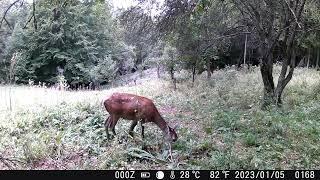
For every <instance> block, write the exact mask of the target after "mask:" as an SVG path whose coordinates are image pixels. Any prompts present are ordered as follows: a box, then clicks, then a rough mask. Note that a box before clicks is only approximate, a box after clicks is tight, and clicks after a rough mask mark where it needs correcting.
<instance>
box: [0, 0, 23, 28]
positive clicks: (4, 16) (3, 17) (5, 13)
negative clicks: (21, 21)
mask: <svg viewBox="0 0 320 180" xmlns="http://www.w3.org/2000/svg"><path fill="white" fill-rule="evenodd" d="M19 1H20V0H16V1H15V2H13V3H11V4H10V6H9V7H8V8H7V9H6V11H5V12H4V13H3V16H2V19H1V21H0V28H1V25H2V22H3V21H6V22H7V24H8V21H7V20H6V15H7V13H8V11H9V10H10V9H11V7H12V6H13V5H15V4H16V3H17V2H19ZM8 26H9V24H8ZM9 28H10V29H11V27H10V26H9Z"/></svg>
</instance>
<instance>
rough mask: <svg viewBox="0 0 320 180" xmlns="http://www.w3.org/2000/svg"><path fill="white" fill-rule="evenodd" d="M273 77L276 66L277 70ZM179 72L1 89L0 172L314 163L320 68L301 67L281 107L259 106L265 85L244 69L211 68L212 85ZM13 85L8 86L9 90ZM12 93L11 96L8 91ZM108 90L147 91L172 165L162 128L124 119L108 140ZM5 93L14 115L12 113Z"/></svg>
mask: <svg viewBox="0 0 320 180" xmlns="http://www.w3.org/2000/svg"><path fill="white" fill-rule="evenodd" d="M274 71H275V73H276V74H278V73H279V71H280V67H275V70H274ZM188 76H189V74H187V73H180V74H178V81H179V83H178V90H177V91H173V90H172V85H171V84H170V82H169V80H168V79H169V78H167V77H163V78H162V79H156V78H152V79H146V80H144V81H143V80H141V81H140V82H142V83H141V84H137V85H130V86H121V87H114V88H109V89H106V90H101V91H58V90H53V89H45V88H39V87H29V86H17V87H16V86H15V87H8V86H0V98H1V100H0V111H1V114H0V155H1V156H2V157H5V158H7V159H2V161H0V169H8V168H13V169H319V168H320V143H319V141H320V101H319V100H320V73H319V72H317V71H315V70H311V69H310V70H307V69H300V68H297V70H296V71H295V74H294V77H293V79H292V81H291V82H290V83H289V84H288V87H287V88H286V89H285V92H284V106H283V107H282V108H281V109H277V108H274V107H270V109H269V110H266V111H262V110H261V109H260V106H261V105H260V102H261V98H262V97H261V95H262V81H261V77H260V71H259V69H258V68H253V69H252V70H250V72H244V71H235V70H232V69H229V70H219V71H215V72H214V73H213V75H212V79H211V80H210V81H208V80H206V77H205V74H203V75H199V76H197V79H196V82H195V84H194V85H193V86H192V84H191V82H190V80H189V79H188ZM10 89H11V90H10ZM9 91H10V93H9ZM112 92H129V93H134V94H138V95H142V96H146V97H149V98H151V99H153V100H154V103H155V104H156V106H157V108H158V109H159V111H160V113H161V114H162V116H163V117H164V118H165V119H166V121H167V122H168V123H169V124H171V125H175V124H179V126H180V128H179V129H178V130H177V133H178V136H179V139H178V141H177V142H176V143H174V144H173V161H169V159H168V158H167V155H168V154H167V151H166V149H165V146H164V144H163V137H162V133H161V131H160V130H159V129H158V128H157V127H156V126H155V125H153V124H146V128H145V129H146V132H145V136H146V138H145V139H144V140H143V141H142V139H141V137H140V128H139V126H137V129H136V134H135V137H134V138H131V137H129V136H128V129H129V126H130V122H129V121H126V120H120V121H119V123H118V124H117V126H116V132H117V133H118V134H117V136H116V137H115V138H114V139H113V140H111V141H109V142H108V141H107V140H106V134H105V131H104V126H103V123H104V120H105V119H106V117H107V112H106V111H105V110H104V107H103V106H102V100H103V99H104V98H106V97H108V96H109V95H111V93H112ZM9 94H10V97H11V101H12V103H11V107H12V111H8V110H7V109H8V106H9V99H10V97H8V96H9Z"/></svg>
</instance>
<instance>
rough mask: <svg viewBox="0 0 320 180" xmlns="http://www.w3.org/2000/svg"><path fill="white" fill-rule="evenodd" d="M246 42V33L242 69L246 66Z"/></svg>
mask: <svg viewBox="0 0 320 180" xmlns="http://www.w3.org/2000/svg"><path fill="white" fill-rule="evenodd" d="M247 41H248V34H247V33H246V40H245V42H244V55H243V67H245V66H246V57H247Z"/></svg>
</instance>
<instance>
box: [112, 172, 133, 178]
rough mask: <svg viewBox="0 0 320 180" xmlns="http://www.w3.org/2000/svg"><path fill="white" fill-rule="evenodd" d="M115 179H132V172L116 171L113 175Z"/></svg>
mask: <svg viewBox="0 0 320 180" xmlns="http://www.w3.org/2000/svg"><path fill="white" fill-rule="evenodd" d="M114 177H115V178H116V179H134V178H135V177H134V171H116V172H115V173H114Z"/></svg>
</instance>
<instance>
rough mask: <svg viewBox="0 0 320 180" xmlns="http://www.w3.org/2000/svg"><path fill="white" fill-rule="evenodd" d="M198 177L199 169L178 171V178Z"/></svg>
mask: <svg viewBox="0 0 320 180" xmlns="http://www.w3.org/2000/svg"><path fill="white" fill-rule="evenodd" d="M190 177H191V178H193V177H194V178H196V179H199V178H200V171H180V179H189V178H190Z"/></svg>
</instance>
